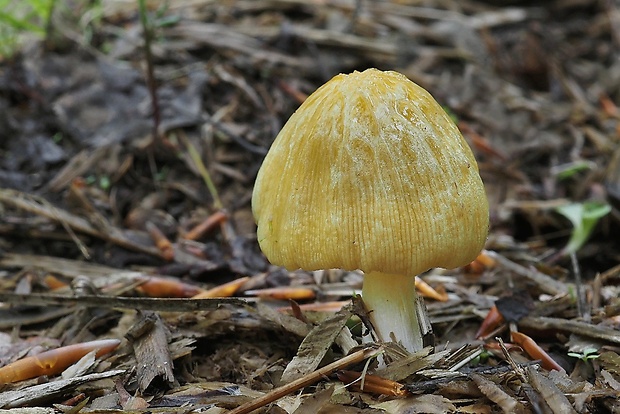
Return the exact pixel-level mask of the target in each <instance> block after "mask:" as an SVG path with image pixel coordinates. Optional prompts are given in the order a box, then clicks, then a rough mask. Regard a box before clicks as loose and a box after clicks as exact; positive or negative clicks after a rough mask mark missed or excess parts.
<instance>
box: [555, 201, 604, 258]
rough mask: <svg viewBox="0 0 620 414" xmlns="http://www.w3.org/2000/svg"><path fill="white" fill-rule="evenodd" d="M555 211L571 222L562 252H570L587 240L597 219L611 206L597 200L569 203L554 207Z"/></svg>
mask: <svg viewBox="0 0 620 414" xmlns="http://www.w3.org/2000/svg"><path fill="white" fill-rule="evenodd" d="M556 211H557V212H558V213H560V214H561V215H563V216H564V217H566V218H567V219H569V220H570V222H571V223H572V224H573V232H572V234H571V237H570V240H569V241H568V244H567V245H566V247H564V252H565V253H566V254H571V253H575V252H577V251H578V250H579V249H580V248H581V247H582V246H583V245H584V244H585V242H586V241H587V240H588V237H590V234H591V233H592V230H594V226H596V223H598V221H599V219H601V218H602V217H604V216H605V215H607V214H608V213H609V212H610V211H611V206H610V205H609V204H606V203H602V202H597V201H586V202H585V203H570V204H565V205H563V206H560V207H558V208H556Z"/></svg>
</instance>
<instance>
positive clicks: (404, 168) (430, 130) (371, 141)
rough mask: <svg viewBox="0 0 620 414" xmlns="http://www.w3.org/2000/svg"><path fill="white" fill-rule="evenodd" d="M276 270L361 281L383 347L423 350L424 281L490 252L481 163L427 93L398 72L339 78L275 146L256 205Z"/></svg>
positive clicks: (260, 233)
mask: <svg viewBox="0 0 620 414" xmlns="http://www.w3.org/2000/svg"><path fill="white" fill-rule="evenodd" d="M252 209H253V213H254V218H255V220H256V223H257V225H258V229H257V238H258V242H259V244H260V247H261V249H262V251H263V253H264V254H265V256H266V257H267V259H268V260H269V261H270V262H271V263H273V264H275V265H280V266H284V267H286V268H287V269H289V270H293V269H304V270H320V269H329V268H342V269H345V270H355V269H359V270H362V271H363V272H364V273H365V275H364V284H363V289H362V299H363V301H364V304H365V306H366V308H367V310H368V311H369V314H370V319H371V322H372V324H373V327H374V329H375V331H376V332H377V334H378V336H379V338H380V339H381V340H382V341H390V340H391V339H394V340H396V341H398V342H400V343H401V344H402V345H403V346H404V347H405V348H406V349H407V350H409V351H410V352H415V351H417V350H419V349H421V348H422V347H423V343H422V336H421V334H420V327H419V324H418V320H417V315H416V310H415V302H416V291H415V276H416V275H418V274H420V273H422V272H424V271H426V270H428V269H429V268H433V267H443V268H455V267H459V266H463V265H465V264H467V263H469V262H470V261H472V260H473V259H474V258H475V257H476V255H477V254H478V252H479V251H480V250H481V249H482V247H483V245H484V242H485V239H486V236H487V232H488V226H489V212H488V202H487V199H486V195H485V191H484V186H483V183H482V180H481V178H480V175H479V173H478V165H477V163H476V160H475V159H474V155H473V153H472V151H471V149H470V148H469V146H468V145H467V142H466V141H465V140H464V139H463V136H462V135H461V133H460V132H459V130H458V128H457V127H456V126H455V124H454V122H453V121H452V120H451V119H450V117H449V116H448V115H447V114H446V112H445V111H444V110H443V109H442V107H441V106H440V105H439V104H438V103H437V102H436V101H435V100H434V99H433V97H432V96H431V95H430V94H429V93H428V92H427V91H426V90H424V89H423V88H421V87H420V86H418V85H416V84H415V83H413V82H412V81H410V80H409V79H408V78H407V77H405V76H404V75H402V74H400V73H397V72H392V71H388V72H383V71H380V70H377V69H368V70H365V71H363V72H357V71H356V72H354V73H351V74H349V75H344V74H340V75H337V76H335V77H334V78H332V79H331V80H330V81H329V82H327V83H326V84H325V85H323V86H321V87H320V88H319V89H317V90H316V91H315V92H314V93H313V94H311V95H310V96H309V97H308V98H307V99H306V101H305V102H304V103H303V104H302V105H301V106H300V107H299V109H298V110H297V111H296V112H295V113H294V114H293V115H292V116H291V118H290V119H289V121H288V122H287V123H286V125H284V127H283V128H282V130H281V131H280V133H279V134H278V136H277V137H276V139H275V140H274V142H273V145H272V146H271V148H270V150H269V152H268V154H267V156H266V157H265V160H264V162H263V164H262V166H261V168H260V170H259V172H258V176H257V179H256V184H255V186H254V192H253V195H252Z"/></svg>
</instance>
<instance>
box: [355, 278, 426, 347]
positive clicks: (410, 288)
mask: <svg viewBox="0 0 620 414" xmlns="http://www.w3.org/2000/svg"><path fill="white" fill-rule="evenodd" d="M362 299H363V300H364V305H365V306H366V310H367V311H368V312H369V314H370V320H371V322H372V324H373V327H374V329H375V332H376V333H377V335H378V336H379V339H381V340H382V341H383V342H389V341H392V338H394V339H395V340H396V341H397V342H400V343H401V345H403V347H405V349H407V350H408V351H409V352H416V351H419V350H421V349H422V348H423V347H424V346H423V340H422V334H421V332H420V324H419V323H418V316H417V313H416V290H415V277H414V276H403V275H396V274H390V273H381V272H370V273H367V274H365V275H364V286H363V288H362Z"/></svg>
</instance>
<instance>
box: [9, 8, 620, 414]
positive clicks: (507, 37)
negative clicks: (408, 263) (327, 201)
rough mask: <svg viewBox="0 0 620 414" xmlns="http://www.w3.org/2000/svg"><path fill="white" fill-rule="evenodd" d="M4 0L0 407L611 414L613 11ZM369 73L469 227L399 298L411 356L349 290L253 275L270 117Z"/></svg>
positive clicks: (615, 186) (272, 127)
mask: <svg viewBox="0 0 620 414" xmlns="http://www.w3.org/2000/svg"><path fill="white" fill-rule="evenodd" d="M9 3H10V4H9V6H8V8H9V10H8V12H7V13H6V14H4V15H3V16H0V37H2V36H4V35H5V34H6V33H13V34H14V36H13V35H12V36H11V37H10V39H9V38H7V39H4V38H3V39H0V40H2V41H4V40H7V41H8V40H10V41H12V42H14V43H13V46H12V47H11V48H7V46H6V45H4V44H2V45H0V54H2V53H7V54H6V55H0V276H1V277H0V316H1V318H0V377H2V378H1V382H2V386H1V387H2V388H1V393H0V407H2V408H3V409H21V408H23V407H28V409H29V410H36V409H40V410H42V411H41V412H59V411H62V412H80V411H82V412H98V411H100V410H105V412H147V411H148V412H179V413H181V412H183V413H185V412H188V411H198V410H200V411H203V412H208V413H225V412H230V413H237V414H239V413H246V412H247V413H249V412H270V413H301V414H303V413H323V414H327V413H332V412H333V413H364V414H366V413H368V414H371V413H372V414H375V413H386V412H387V413H417V412H419V413H423V412H424V413H456V412H472V413H474V412H475V413H497V412H505V413H508V412H517V413H534V412H557V413H570V412H579V413H601V412H609V413H615V412H619V411H620V403H619V398H618V397H619V396H620V356H619V354H620V329H619V328H620V299H619V298H620V253H619V252H620V239H619V238H618V237H617V234H618V233H619V232H620V110H619V109H618V105H620V59H618V57H619V56H620V21H619V19H618V16H619V10H620V9H619V6H618V4H616V2H609V1H607V2H604V1H603V2H594V3H593V2H585V1H565V0H558V1H554V2H545V3H542V4H535V3H532V2H524V1H513V2H510V3H509V4H503V3H502V4H500V3H498V2H493V1H482V0H472V1H468V2H450V1H438V0H430V1H426V2H424V3H423V4H421V3H420V2H415V1H396V0H386V1H367V0H326V1H299V0H253V1H245V0H235V1H227V2H213V1H204V2H184V1H179V0H170V1H167V2H151V1H148V2H122V1H118V0H104V1H101V2H76V3H75V4H73V3H72V4H71V5H69V3H67V2H62V1H59V2H49V3H50V4H51V3H54V4H55V7H54V8H50V9H49V10H51V12H49V13H48V12H45V13H43V12H42V11H40V10H38V11H37V10H34V9H30V8H29V7H31V6H30V3H28V2H21V3H20V2H12V3H11V2H9ZM42 3H45V2H42ZM139 3H145V4H143V5H144V6H145V8H144V10H143V11H142V12H141V11H140V8H139V7H138V4H139ZM69 6H70V7H69ZM37 13H39V14H37ZM48 15H49V18H48ZM7 16H9V17H10V19H9V18H7ZM143 23H145V24H144V25H143ZM5 29H11V30H5ZM146 40H149V42H148V43H149V46H148V48H146V46H145V43H146ZM7 45H8V43H7ZM9 49H10V50H11V53H10V54H9V53H8V52H7V51H8V50H9ZM373 67H374V68H378V69H380V70H396V71H398V72H400V73H402V74H404V75H405V76H407V77H408V78H409V79H411V80H412V81H414V82H416V83H417V84H419V85H420V86H422V87H423V88H425V89H426V90H428V91H429V92H430V93H431V94H432V95H433V96H434V98H435V99H436V100H437V101H438V102H439V103H440V104H441V105H442V106H443V108H445V109H446V111H447V112H448V113H449V114H450V116H451V117H452V118H453V120H454V121H455V123H456V124H457V125H458V127H459V129H460V130H461V131H462V133H463V136H464V138H465V140H466V141H467V142H468V144H469V145H470V146H471V147H472V149H473V151H474V154H475V156H476V159H477V160H478V163H479V166H480V174H481V176H482V179H483V181H484V184H485V189H486V193H487V196H488V199H489V205H490V222H491V224H490V232H489V237H488V240H487V242H486V246H485V250H483V251H482V252H481V253H480V255H479V256H478V258H477V259H476V260H475V261H473V262H472V263H470V264H469V265H467V266H464V267H462V268H459V269H448V270H443V269H431V270H429V271H428V272H425V273H423V274H421V275H419V277H418V278H417V281H416V285H417V286H419V289H420V290H421V291H422V293H423V295H424V296H425V297H426V300H425V303H426V308H427V309H428V312H425V311H424V306H423V304H422V302H420V303H419V304H418V305H417V308H418V309H419V313H424V315H426V314H428V318H427V319H428V320H429V321H430V322H428V323H425V326H423V327H422V328H424V332H427V333H428V335H427V336H428V337H427V338H425V345H429V346H426V347H425V348H424V349H422V350H421V351H419V352H415V353H409V352H407V351H406V350H405V349H403V347H402V346H400V345H399V344H397V343H393V342H386V343H377V342H376V338H377V336H376V333H375V332H374V331H373V327H372V324H370V323H368V320H369V314H368V312H366V311H365V309H364V307H363V304H362V301H361V300H360V298H359V294H360V293H361V290H362V282H363V275H362V274H361V272H359V271H344V270H340V269H325V270H321V271H314V272H304V271H300V270H298V271H288V270H285V269H282V268H279V267H276V266H273V265H271V264H270V263H269V262H268V261H267V260H266V259H265V257H264V256H263V254H262V253H261V251H260V249H259V247H258V241H257V237H256V225H255V223H254V217H253V214H252V209H251V197H252V187H253V183H254V181H255V178H256V174H257V172H258V169H259V167H260V165H261V163H262V160H263V158H264V156H265V154H266V153H267V150H268V149H269V146H270V145H271V143H272V142H273V139H274V138H275V136H276V135H277V134H278V132H279V131H280V129H281V128H282V126H283V125H284V124H285V122H286V121H287V119H288V118H289V117H290V116H291V114H293V112H294V111H295V110H296V109H297V108H298V107H299V105H300V104H301V103H302V102H303V101H304V100H305V99H306V97H307V96H309V95H310V94H311V93H312V92H314V91H315V90H316V89H317V88H318V87H319V86H321V85H322V84H324V83H325V82H327V81H328V80H329V79H331V78H332V77H333V76H335V75H337V74H338V73H350V72H352V71H354V70H358V71H363V70H365V69H368V68H373ZM147 68H150V69H152V70H147ZM431 325H432V326H431ZM433 335H434V346H430V344H431V343H432V342H433V341H431V337H432V336H433ZM110 341H111V342H110ZM101 344H104V345H101ZM93 347H94V348H93ZM104 348H105V349H104ZM101 349H104V350H105V352H102V351H101ZM76 350H78V351H79V352H77V351H76ZM74 351H75V352H74ZM58 356H59V357H58ZM57 357H58V358H57ZM32 412H34V411H32Z"/></svg>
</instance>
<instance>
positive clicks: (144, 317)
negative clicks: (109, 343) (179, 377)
mask: <svg viewBox="0 0 620 414" xmlns="http://www.w3.org/2000/svg"><path fill="white" fill-rule="evenodd" d="M138 317H139V318H140V319H139V320H138V321H137V322H136V324H134V326H132V328H131V329H130V330H129V331H128V332H127V334H126V335H125V336H126V337H127V339H129V340H130V341H132V342H133V349H134V354H135V356H136V361H137V373H136V376H137V378H138V387H139V389H140V391H141V392H144V391H145V390H146V389H147V388H148V387H149V386H150V385H151V383H152V382H153V380H155V379H156V378H161V379H162V380H163V381H164V382H165V383H167V384H168V385H169V386H172V385H173V384H174V373H173V372H172V357H171V355H170V349H169V348H168V336H169V332H168V329H167V328H166V326H165V325H164V322H163V321H162V320H161V318H160V317H159V315H157V314H156V313H154V312H139V313H138Z"/></svg>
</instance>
